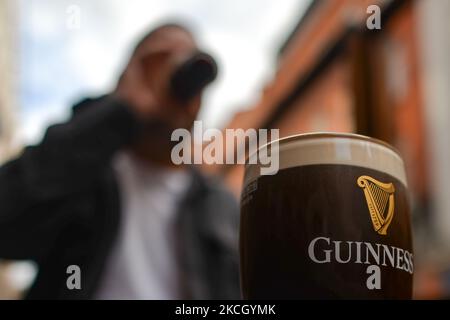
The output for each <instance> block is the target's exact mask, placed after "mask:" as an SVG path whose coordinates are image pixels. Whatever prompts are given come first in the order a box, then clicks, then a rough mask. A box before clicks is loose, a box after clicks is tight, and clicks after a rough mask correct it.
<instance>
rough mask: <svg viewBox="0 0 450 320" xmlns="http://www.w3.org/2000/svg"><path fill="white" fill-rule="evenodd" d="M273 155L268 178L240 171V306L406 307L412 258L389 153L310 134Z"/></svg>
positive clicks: (341, 137) (382, 146)
mask: <svg viewBox="0 0 450 320" xmlns="http://www.w3.org/2000/svg"><path fill="white" fill-rule="evenodd" d="M262 148H270V144H269V145H266V146H264V147H262ZM260 151H261V150H260ZM276 151H278V152H279V171H278V172H277V173H276V174H275V175H260V170H259V169H260V166H259V165H258V164H247V165H246V170H245V178H244V189H243V192H242V197H241V224H240V229H241V230H240V253H241V284H242V291H243V297H244V298H245V299H410V298H411V296H412V280H413V273H414V255H413V250H412V239H411V228H410V218H409V207H408V195H407V181H406V176H405V169H404V165H403V161H402V159H401V157H400V156H399V154H398V153H397V152H396V150H395V149H393V148H392V147H391V146H389V145H388V144H386V143H384V142H381V141H378V140H375V139H372V138H368V137H364V136H360V135H354V134H337V133H317V134H304V135H297V136H292V137H288V138H284V139H281V140H279V141H278V149H277V150H276ZM272 152H274V150H272Z"/></svg>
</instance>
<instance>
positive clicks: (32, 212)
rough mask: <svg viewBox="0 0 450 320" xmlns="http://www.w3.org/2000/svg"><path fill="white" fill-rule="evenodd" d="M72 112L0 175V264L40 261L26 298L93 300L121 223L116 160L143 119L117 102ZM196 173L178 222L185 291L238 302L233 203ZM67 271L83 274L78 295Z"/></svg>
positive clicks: (86, 104) (98, 103)
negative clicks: (77, 269)
mask: <svg viewBox="0 0 450 320" xmlns="http://www.w3.org/2000/svg"><path fill="white" fill-rule="evenodd" d="M75 110H78V111H75V112H74V115H73V116H72V118H71V119H70V121H68V122H67V123H64V124H59V125H54V126H52V127H50V128H49V129H48V130H47V132H46V134H45V137H44V139H43V141H42V142H41V144H39V145H38V146H32V147H27V148H26V149H25V150H24V152H23V154H22V155H21V156H20V157H19V158H17V159H15V160H13V161H11V162H9V163H6V164H5V165H4V166H3V167H1V168H0V258H1V259H14V260H22V259H27V260H33V261H35V262H36V263H37V265H38V268H39V271H38V275H37V278H36V280H35V282H34V284H33V286H32V287H31V289H30V291H29V292H28V294H27V298H30V299H89V298H92V297H93V294H94V293H95V290H96V288H97V285H98V283H99V279H100V277H101V275H102V272H103V270H104V267H105V261H106V259H107V257H108V254H109V253H110V251H111V248H112V245H113V244H114V241H115V239H116V235H117V231H118V226H119V223H120V217H121V210H120V203H119V196H118V188H117V182H116V180H115V176H114V174H113V171H112V167H111V158H112V156H113V155H114V154H115V152H116V151H117V150H119V149H121V148H123V147H125V146H126V145H127V144H129V143H130V142H131V141H133V139H135V137H137V136H138V135H139V131H140V123H139V120H138V119H137V118H136V117H135V116H134V114H133V113H132V112H131V111H130V109H129V108H127V107H126V106H125V105H124V104H123V103H120V102H119V101H117V100H114V99H113V98H111V97H103V98H100V99H96V100H85V101H84V102H83V103H81V104H79V105H78V106H76V107H75ZM192 174H193V177H194V179H192V181H193V182H192V186H191V188H190V189H189V191H188V194H187V196H186V197H185V199H184V201H183V203H182V205H180V207H179V212H178V215H177V217H178V221H177V228H178V233H179V235H178V238H179V239H180V252H181V257H180V263H181V269H182V270H183V272H184V277H183V279H184V282H183V285H184V289H185V294H186V296H187V297H188V298H192V299H229V298H231V299H238V298H239V297H240V293H239V276H238V258H237V231H238V208H237V205H236V202H235V199H234V198H233V197H232V196H231V195H230V194H229V193H227V192H225V191H224V190H223V189H222V188H221V187H219V185H218V184H217V183H215V182H213V181H210V180H208V179H206V178H205V177H203V176H202V175H201V174H199V173H198V172H196V171H195V170H193V171H192ZM130 263H133V262H132V261H130ZM69 265H78V266H79V267H80V269H81V290H76V289H74V290H69V289H68V288H67V285H66V281H67V278H68V276H69V274H67V273H66V272H67V267H68V266H69Z"/></svg>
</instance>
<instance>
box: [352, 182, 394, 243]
mask: <svg viewBox="0 0 450 320" xmlns="http://www.w3.org/2000/svg"><path fill="white" fill-rule="evenodd" d="M357 183H358V186H359V187H361V188H362V189H363V190H364V195H365V196H366V202H367V207H368V208H369V213H370V218H371V219H372V224H373V229H374V230H375V231H376V232H378V233H379V234H381V235H386V231H387V229H388V228H389V225H390V224H391V221H392V217H393V216H394V192H395V188H394V184H393V183H382V182H380V181H378V180H375V179H374V178H372V177H369V176H361V177H359V178H358V180H357Z"/></svg>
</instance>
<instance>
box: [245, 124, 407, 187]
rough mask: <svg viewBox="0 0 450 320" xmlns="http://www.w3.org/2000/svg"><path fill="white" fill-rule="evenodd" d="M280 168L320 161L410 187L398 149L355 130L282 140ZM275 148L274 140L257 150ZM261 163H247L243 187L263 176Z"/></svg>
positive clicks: (279, 145) (314, 163)
mask: <svg viewBox="0 0 450 320" xmlns="http://www.w3.org/2000/svg"><path fill="white" fill-rule="evenodd" d="M276 141H277V142H278V150H279V170H283V169H287V168H293V167H299V166H307V165H319V164H340V165H349V166H357V167H363V168H368V169H373V170H377V171H380V172H384V173H386V174H389V175H391V176H393V177H394V178H396V179H397V180H399V181H400V182H401V183H402V184H404V186H405V187H407V179H406V173H405V166H404V163H403V160H402V158H401V157H400V155H399V153H398V151H397V150H396V149H394V148H393V147H392V146H390V145H389V144H387V143H385V142H383V141H381V140H377V139H373V138H369V137H366V136H362V135H358V134H352V133H331V132H330V133H328V132H320V133H307V134H299V135H294V136H289V137H285V138H282V139H279V140H276ZM265 148H266V149H267V148H269V150H271V149H272V152H273V151H276V143H274V141H272V142H270V143H268V144H266V145H264V146H262V147H261V148H259V150H258V151H261V150H263V149H265ZM260 168H261V165H260V164H247V165H246V168H245V178H244V186H246V185H247V184H248V183H250V182H251V181H253V180H255V179H257V178H258V177H259V176H260V172H261V170H260Z"/></svg>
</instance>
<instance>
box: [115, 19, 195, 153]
mask: <svg viewBox="0 0 450 320" xmlns="http://www.w3.org/2000/svg"><path fill="white" fill-rule="evenodd" d="M196 52H198V47H197V44H196V42H195V40H194V37H193V35H192V34H191V32H190V31H189V30H188V29H187V28H185V27H183V26H181V25H179V24H173V23H170V24H164V25H161V26H159V27H157V28H156V29H154V30H152V31H150V32H149V33H148V34H146V35H145V36H144V37H143V38H142V39H141V40H140V41H139V42H138V44H137V45H136V47H135V48H134V50H133V52H132V55H131V57H130V60H129V63H128V65H127V67H126V68H125V70H124V72H123V74H122V76H121V77H120V79H119V82H118V86H117V89H116V92H119V96H122V97H125V98H126V100H128V102H129V103H130V104H132V105H134V107H136V109H138V110H139V111H142V110H143V111H144V112H143V113H145V112H147V111H148V113H149V114H150V116H149V118H150V121H149V124H151V125H149V128H148V131H147V132H146V134H145V135H144V136H143V137H142V139H141V141H140V142H139V143H138V144H137V146H136V147H135V149H138V150H139V153H141V154H143V153H147V154H149V153H153V157H155V156H157V155H156V153H159V154H160V156H161V157H162V158H167V155H168V154H169V155H170V149H171V146H172V142H171V141H170V137H171V133H172V131H173V130H175V129H178V128H185V129H190V128H191V127H192V124H193V122H194V120H195V119H196V117H197V114H198V112H199V109H200V104H201V94H202V93H201V92H200V93H198V94H196V95H195V96H194V97H192V98H190V99H186V100H180V99H176V97H174V94H173V92H171V87H170V80H171V77H172V75H173V74H174V72H175V71H176V70H177V68H178V67H180V66H181V65H182V64H183V63H184V62H185V61H187V60H188V59H189V58H190V57H192V55H193V54H195V53H196ZM156 145H158V148H155V146H156Z"/></svg>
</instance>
